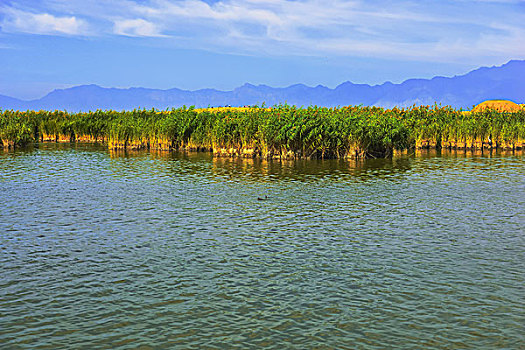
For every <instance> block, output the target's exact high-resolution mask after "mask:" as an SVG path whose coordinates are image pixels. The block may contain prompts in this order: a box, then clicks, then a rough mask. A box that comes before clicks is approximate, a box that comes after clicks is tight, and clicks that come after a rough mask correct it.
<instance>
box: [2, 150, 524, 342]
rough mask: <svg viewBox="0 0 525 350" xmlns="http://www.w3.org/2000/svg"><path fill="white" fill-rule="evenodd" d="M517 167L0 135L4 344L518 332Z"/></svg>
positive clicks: (505, 336) (520, 171) (490, 160)
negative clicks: (226, 154)
mask: <svg viewBox="0 0 525 350" xmlns="http://www.w3.org/2000/svg"><path fill="white" fill-rule="evenodd" d="M524 165H525V162H524V160H523V158H522V157H521V156H498V155H491V156H487V155H484V156H481V157H476V156H471V157H462V156H461V155H455V154H451V155H448V156H435V155H434V156H428V157H407V158H401V159H393V160H370V161H364V162H357V163H351V162H347V161H346V162H345V161H298V162H263V161H252V160H234V159H212V158H211V157H210V156H209V155H205V154H195V155H189V156H188V155H177V154H168V153H165V154H163V153H158V154H156V153H138V152H137V153H130V154H126V153H122V154H114V153H108V151H107V150H106V149H105V148H103V147H96V146H88V145H86V146H82V145H77V146H74V147H72V146H64V145H40V146H39V147H38V148H35V149H33V150H27V151H17V152H14V153H13V152H4V153H0V198H2V202H3V203H2V204H3V206H2V209H0V218H1V220H0V232H1V240H0V259H1V261H2V265H1V270H0V271H1V278H0V325H1V327H0V347H2V348H121V349H128V348H130V349H131V348H133V349H134V348H139V347H141V346H142V347H144V348H148V347H149V348H177V347H180V348H212V349H213V348H215V349H222V348H243V349H244V348H259V347H264V348H274V349H282V348H314V347H323V346H324V347H326V348H378V349H379V348H392V347H398V348H428V349H448V348H454V347H457V348H462V347H468V348H476V349H484V348H485V349H494V348H516V349H517V348H522V347H524V338H523V334H524V333H525V332H523V331H524V329H523V324H525V320H524V314H523V310H524V306H525V300H524V295H525V293H523V285H524V283H523V282H524V271H525V256H524V255H525V254H524V252H525V240H524V235H523V234H524V232H523V228H524V226H525V225H524V224H525V219H524V216H523V209H522V208H523V205H524V204H525V167H524ZM264 196H268V198H267V199H266V200H258V199H257V198H258V197H261V198H264Z"/></svg>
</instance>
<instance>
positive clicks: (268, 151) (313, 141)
mask: <svg viewBox="0 0 525 350" xmlns="http://www.w3.org/2000/svg"><path fill="white" fill-rule="evenodd" d="M0 139H1V143H2V145H3V147H4V148H14V147H19V146H24V145H26V144H28V143H32V142H40V141H53V142H103V143H106V144H107V145H108V147H110V148H112V149H121V148H122V149H158V150H212V151H213V152H214V153H215V154H216V155H218V156H243V157H265V158H276V157H280V158H360V157H388V156H390V155H392V154H393V153H395V152H396V151H406V150H411V149H421V148H452V149H483V148H501V149H520V148H523V147H525V110H523V109H521V110H519V111H516V112H511V113H509V112H498V111H495V110H488V109H487V110H483V111H479V112H463V111H461V110H455V109H452V108H450V107H438V106H422V107H412V108H407V109H398V108H394V109H383V108H378V107H361V106H352V107H341V108H322V107H309V108H297V107H294V106H287V105H281V106H276V107H274V108H257V107H254V108H230V109H203V110H196V109H194V108H186V107H183V108H179V109H172V110H167V111H162V112H159V111H157V110H133V111H122V112H117V111H101V110H97V111H95V112H85V113H68V112H64V111H54V112H47V111H39V112H36V111H25V112H21V111H12V110H5V111H1V110H0Z"/></svg>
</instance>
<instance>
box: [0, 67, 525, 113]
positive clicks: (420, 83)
mask: <svg viewBox="0 0 525 350" xmlns="http://www.w3.org/2000/svg"><path fill="white" fill-rule="evenodd" d="M488 99H506V100H511V101H514V102H517V103H525V60H520V61H517V60H515V61H509V62H508V63H506V64H504V65H502V66H498V67H490V68H488V67H483V68H479V69H476V70H474V71H472V72H470V73H467V74H465V75H461V76H454V77H452V78H446V77H435V78H432V79H410V80H406V81H404V82H403V83H401V84H392V83H390V82H386V83H384V84H381V85H373V86H371V85H367V84H354V83H351V82H345V83H342V84H341V85H339V86H337V87H336V88H335V89H330V88H327V87H325V86H322V85H318V86H316V87H309V86H306V85H303V84H296V85H291V86H289V87H286V88H273V87H270V86H266V85H257V86H255V85H251V84H244V85H243V86H240V87H238V88H236V89H234V90H233V91H219V90H215V89H202V90H195V91H188V90H180V89H169V90H158V89H146V88H129V89H116V88H102V87H100V86H97V85H81V86H76V87H72V88H69V89H57V90H54V91H52V92H50V93H49V94H47V95H46V96H44V97H42V98H40V99H38V100H32V101H23V100H19V99H16V98H12V97H8V96H2V95H0V108H1V109H18V110H26V109H32V110H40V109H43V110H55V109H58V110H68V111H89V110H96V109H114V110H123V109H125V110H129V109H134V108H147V109H150V108H157V109H161V110H163V109H166V108H172V107H180V106H182V105H186V106H196V107H208V106H212V107H214V106H225V105H231V106H244V105H261V104H262V103H263V102H264V103H265V104H266V105H267V106H272V105H275V104H279V103H288V104H290V105H297V106H309V105H317V106H330V107H331V106H347V105H359V104H362V105H375V106H382V107H393V106H399V107H407V106H411V105H414V104H416V105H433V104H434V103H438V104H441V105H450V106H453V107H455V108H464V109H470V108H471V107H472V106H473V105H476V104H478V103H480V102H482V101H484V100H488Z"/></svg>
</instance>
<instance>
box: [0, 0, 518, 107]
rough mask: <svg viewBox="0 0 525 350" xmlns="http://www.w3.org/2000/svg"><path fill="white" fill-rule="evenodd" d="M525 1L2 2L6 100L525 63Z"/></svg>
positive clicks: (314, 81)
mask: <svg viewBox="0 0 525 350" xmlns="http://www.w3.org/2000/svg"><path fill="white" fill-rule="evenodd" d="M524 23H525V0H521V1H516V0H477V1H474V0H439V1H436V0H417V1H416V0H398V1H392V0H366V1H365V0H363V1H361V0H350V1H346V0H323V1H321V0H288V1H278V0H242V1H241V0H220V1H217V0H213V1H212V0H207V1H204V0H111V1H108V0H105V1H104V0H17V1H13V0H0V94H2V95H7V96H11V97H17V98H21V99H35V98H40V97H42V96H44V95H45V94H46V93H48V92H50V91H52V90H53V89H56V88H67V87H70V86H75V85H82V84H97V85H100V86H104V87H121V88H127V87H138V86H140V87H148V88H158V89H169V88H175V87H176V88H181V89H189V90H196V89H201V88H216V89H220V90H232V89H234V88H236V87H238V86H241V85H243V84H244V83H251V84H255V85H258V84H266V85H270V86H274V87H284V86H289V85H292V84H296V83H303V84H306V85H309V86H316V85H319V84H321V85H324V86H328V87H331V88H333V87H335V86H337V85H339V84H341V83H343V82H345V81H352V82H354V83H367V84H380V83H383V82H385V81H391V82H394V83H400V82H402V81H404V80H406V79H409V78H431V77H433V76H437V75H440V76H454V75H461V74H465V73H467V72H469V71H471V70H473V69H475V68H478V67H480V66H495V65H502V64H504V63H506V62H508V61H509V60H511V59H525V25H524Z"/></svg>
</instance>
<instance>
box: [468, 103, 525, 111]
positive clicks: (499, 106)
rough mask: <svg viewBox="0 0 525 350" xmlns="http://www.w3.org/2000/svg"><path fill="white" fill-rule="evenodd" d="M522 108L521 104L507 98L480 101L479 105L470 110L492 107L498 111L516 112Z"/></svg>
mask: <svg viewBox="0 0 525 350" xmlns="http://www.w3.org/2000/svg"><path fill="white" fill-rule="evenodd" d="M522 108H523V105H519V104H517V103H514V102H512V101H507V100H489V101H485V102H481V103H480V104H479V105H477V106H476V107H474V108H473V109H472V112H481V111H483V110H485V109H493V110H496V111H498V112H518V111H520V110H521V109H522Z"/></svg>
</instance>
